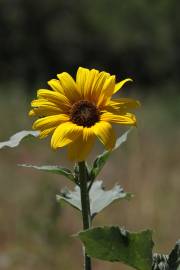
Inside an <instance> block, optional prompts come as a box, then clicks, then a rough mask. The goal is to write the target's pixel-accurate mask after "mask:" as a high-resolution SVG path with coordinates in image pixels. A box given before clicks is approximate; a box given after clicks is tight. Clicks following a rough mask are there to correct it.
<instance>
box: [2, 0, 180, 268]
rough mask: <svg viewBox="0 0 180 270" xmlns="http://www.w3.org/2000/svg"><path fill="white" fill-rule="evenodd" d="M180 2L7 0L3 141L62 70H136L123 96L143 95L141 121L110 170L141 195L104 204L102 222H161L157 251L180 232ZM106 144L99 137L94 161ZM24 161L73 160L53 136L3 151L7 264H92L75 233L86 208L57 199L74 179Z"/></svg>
mask: <svg viewBox="0 0 180 270" xmlns="http://www.w3.org/2000/svg"><path fill="white" fill-rule="evenodd" d="M179 8H180V6H179V1H178V0H171V1H169V0H159V1H151V2H150V1H146V0H131V1H130V0H126V1H118V0H114V1H108V0H97V1H94V2H92V1H89V0H85V1H82V0H80V1H75V0H74V1H73V0H69V1H65V0H63V1H62V0H46V1H42V0H39V1H35V0H31V1H28V0H24V1H23V0H0V70H1V72H0V116H1V118H0V119H1V135H0V141H3V140H6V139H7V138H8V137H9V136H10V135H12V134H13V133H15V132H17V131H19V130H22V129H30V128H31V124H32V119H29V117H28V115H27V112H28V110H29V107H30V106H29V104H30V100H31V99H32V97H33V96H35V94H36V89H37V88H45V87H47V86H46V81H48V80H49V79H51V78H54V77H55V75H56V74H57V73H60V72H62V71H68V72H70V73H71V74H72V75H74V74H75V73H76V69H77V67H78V66H84V67H88V68H94V67H95V68H98V69H101V70H105V71H107V72H110V73H111V74H116V75H117V79H118V80H120V79H124V78H126V77H131V78H133V79H134V83H133V84H131V85H128V86H127V87H124V89H123V90H122V91H121V93H120V94H121V96H123V97H125V96H131V97H134V98H138V99H140V101H141V103H142V107H141V109H140V110H139V112H138V113H137V116H138V128H137V129H135V130H134V131H133V132H132V133H131V134H130V136H129V139H128V142H127V143H126V144H125V145H123V146H122V148H121V149H120V150H119V151H117V152H116V153H114V154H113V156H112V157H111V159H110V161H109V163H108V164H107V165H106V167H105V168H104V171H103V172H102V174H101V176H100V178H103V179H104V180H105V183H106V185H107V187H108V188H110V187H111V186H112V185H113V184H114V183H116V182H119V183H120V184H121V185H122V186H123V187H124V189H125V190H126V191H129V192H133V193H134V194H135V197H134V199H133V200H131V201H130V202H127V201H124V202H120V203H115V204H114V205H112V206H111V207H110V208H109V209H106V210H105V211H103V212H102V213H101V214H100V215H99V216H98V217H97V218H96V220H95V223H94V225H104V224H106V225H107V224H118V225H120V226H125V227H126V228H127V229H129V230H140V229H144V228H147V227H149V228H152V229H153V230H154V241H155V244H156V245H155V251H156V252H163V253H168V252H169V250H170V249H171V248H172V246H173V245H174V243H175V241H176V240H177V239H178V238H180V212H179V207H178V205H179V201H180V199H179V198H180V180H179V175H180V166H179V164H180V154H179V152H180V140H179V138H180V126H179V117H180V96H179V86H180V76H179V70H180V49H179V48H180V29H179V28H180V16H179ZM122 131H123V130H122V129H121V128H120V129H119V130H118V132H119V133H122ZM101 151H102V147H101V146H100V145H99V144H97V147H96V149H95V150H94V152H93V154H92V155H91V157H90V161H91V160H92V158H93V157H94V156H95V155H96V154H97V153H100V152H101ZM18 163H32V164H38V165H40V164H61V165H63V166H69V167H72V166H73V164H71V163H70V162H68V161H67V160H66V157H65V152H64V150H62V151H56V152H54V151H52V150H51V149H50V146H49V139H46V140H43V141H39V140H37V139H33V140H25V141H24V142H23V143H22V144H21V146H20V147H18V148H16V149H12V150H11V149H3V150H1V152H0V269H2V270H6V269H7V270H21V269H22V270H24V269H27V270H31V269H37V270H42V269H43V270H50V269H51V270H53V269H54V270H56V269H63V270H66V269H67V270H68V269H75V270H76V269H77V270H78V269H82V261H81V246H80V243H79V241H78V240H77V239H74V238H73V237H71V235H72V234H74V233H76V232H77V231H79V230H80V229H81V226H82V225H81V219H80V215H79V214H78V213H77V212H76V210H74V209H71V208H70V207H68V206H66V205H64V204H63V205H58V204H57V203H56V201H55V195H56V194H57V193H58V192H59V190H60V189H61V188H62V187H63V186H64V185H66V186H68V187H72V185H70V184H69V183H68V182H67V180H65V179H64V178H63V177H59V176H56V175H52V176H51V175H49V174H45V173H41V172H36V171H33V170H30V169H23V168H20V167H18V166H17V164H18ZM120 268H121V269H130V268H128V267H125V266H122V265H120V264H118V263H114V264H113V263H107V262H101V261H98V260H94V268H93V269H94V270H100V269H104V270H118V269H120Z"/></svg>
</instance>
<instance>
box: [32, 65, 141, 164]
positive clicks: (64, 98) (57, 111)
mask: <svg viewBox="0 0 180 270" xmlns="http://www.w3.org/2000/svg"><path fill="white" fill-rule="evenodd" d="M57 78H58V79H52V80H50V81H49V82H48V84H49V86H50V87H51V89H52V90H47V89H40V90H38V91H37V99H35V100H33V101H32V102H31V106H32V109H31V110H30V112H29V115H30V116H38V117H39V119H38V120H36V121H35V122H34V124H33V129H35V130H39V131H40V135H39V136H40V138H45V137H46V136H48V135H49V134H52V137H51V147H52V148H53V149H57V148H59V147H63V146H67V150H68V157H69V159H71V160H75V161H83V160H85V159H86V157H87V156H88V154H89V152H90V151H91V149H92V147H93V145H94V142H95V139H96V137H97V138H98V139H99V140H100V141H101V142H102V143H103V144H104V146H105V148H106V149H107V150H111V149H112V148H113V147H114V145H115V142H116V135H115V131H114V130H113V127H112V124H113V123H115V124H120V125H136V117H135V115H134V114H132V113H129V112H128V110H130V109H134V108H137V107H139V105H140V104H139V101H137V100H133V99H130V98H118V99H111V98H112V95H114V94H115V93H116V92H117V91H118V90H119V89H121V87H122V86H123V85H124V84H125V83H126V82H128V81H132V80H131V79H129V78H128V79H125V80H123V81H120V82H118V83H116V81H115V76H112V75H110V74H109V73H107V72H104V71H102V72H99V71H98V70H96V69H91V70H89V69H86V68H82V67H79V69H78V71H77V74H76V80H74V79H73V78H72V77H71V76H70V75H69V74H68V73H66V72H63V73H60V74H58V75H57Z"/></svg>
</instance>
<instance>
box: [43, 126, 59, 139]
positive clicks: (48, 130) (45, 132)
mask: <svg viewBox="0 0 180 270" xmlns="http://www.w3.org/2000/svg"><path fill="white" fill-rule="evenodd" d="M55 129H56V127H52V128H48V129H44V130H42V131H40V134H39V138H40V139H44V138H46V137H47V136H48V135H49V134H51V133H52V132H53V131H54V130H55Z"/></svg>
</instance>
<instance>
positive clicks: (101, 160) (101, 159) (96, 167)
mask: <svg viewBox="0 0 180 270" xmlns="http://www.w3.org/2000/svg"><path fill="white" fill-rule="evenodd" d="M131 130H132V128H130V129H129V130H128V131H126V132H125V133H124V134H123V135H122V136H120V137H119V138H118V139H117V141H116V144H115V147H114V148H113V150H112V151H114V150H116V149H117V148H118V147H120V146H121V144H123V143H124V142H126V140H127V136H128V134H129V133H130V131H131ZM112 151H104V152H103V153H102V154H101V155H99V156H98V157H97V158H96V159H95V161H94V163H93V166H92V170H91V172H90V177H91V179H92V180H94V179H95V178H96V177H97V175H98V174H99V173H100V171H101V170H102V168H103V167H104V165H105V163H106V161H107V160H108V158H109V156H110V154H111V152H112Z"/></svg>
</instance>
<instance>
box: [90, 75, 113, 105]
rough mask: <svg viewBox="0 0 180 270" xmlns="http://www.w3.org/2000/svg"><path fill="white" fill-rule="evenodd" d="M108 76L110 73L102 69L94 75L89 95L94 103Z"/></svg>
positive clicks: (96, 101)
mask: <svg viewBox="0 0 180 270" xmlns="http://www.w3.org/2000/svg"><path fill="white" fill-rule="evenodd" d="M109 77H110V74H109V73H107V72H104V71H102V72H100V73H99V74H97V75H96V78H95V80H94V82H93V84H92V89H91V97H92V98H93V101H94V102H95V103H96V104H97V103H98V100H99V98H100V95H101V91H102V89H103V87H104V84H105V82H106V80H107V79H108V78H109Z"/></svg>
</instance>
